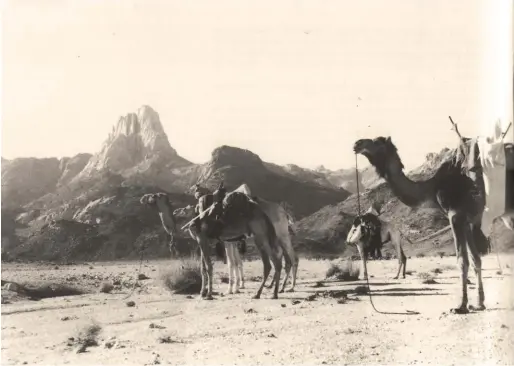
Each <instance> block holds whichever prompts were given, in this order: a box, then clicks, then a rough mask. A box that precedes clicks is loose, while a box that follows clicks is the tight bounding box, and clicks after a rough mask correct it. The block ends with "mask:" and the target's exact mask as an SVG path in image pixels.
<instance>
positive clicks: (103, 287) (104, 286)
mask: <svg viewBox="0 0 514 366" xmlns="http://www.w3.org/2000/svg"><path fill="white" fill-rule="evenodd" d="M112 290H114V286H113V285H112V284H110V283H108V282H104V283H102V284H101V285H100V292H102V293H104V294H110V293H111V291H112Z"/></svg>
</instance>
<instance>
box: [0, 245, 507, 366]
mask: <svg viewBox="0 0 514 366" xmlns="http://www.w3.org/2000/svg"><path fill="white" fill-rule="evenodd" d="M501 261H502V265H503V273H502V274H498V273H497V272H498V264H497V261H496V256H495V255H493V254H490V255H488V256H486V257H484V260H483V268H484V271H483V276H484V286H485V296H486V302H485V304H486V307H487V310H486V311H484V312H480V313H470V314H468V315H454V314H449V309H450V308H451V307H452V306H454V305H456V301H457V294H458V292H457V291H458V289H459V286H458V272H457V267H456V258H455V257H444V258H438V257H437V258H435V257H431V258H412V259H411V260H409V261H408V263H407V270H408V271H409V272H408V273H410V274H409V275H408V276H407V278H406V279H399V280H393V279H392V277H393V276H394V275H395V273H396V264H397V263H396V261H395V260H382V261H371V262H370V263H369V267H368V268H369V274H370V276H372V278H370V285H371V290H372V295H373V301H374V303H375V306H376V307H377V309H378V310H379V311H382V312H397V313H402V314H379V313H377V312H375V311H374V310H373V308H372V306H371V304H370V300H369V297H368V295H367V294H362V293H358V292H357V293H356V291H355V289H356V288H357V287H358V286H362V285H363V284H365V281H363V280H357V281H351V282H341V281H335V280H324V278H325V272H326V270H327V268H328V267H329V263H330V261H328V260H319V261H316V260H307V259H301V260H300V268H299V272H298V283H297V288H296V292H294V293H285V294H280V296H279V299H278V300H272V299H270V297H271V291H270V290H268V289H265V290H264V292H263V296H262V298H261V299H260V300H252V299H251V296H252V295H253V294H254V292H255V291H256V289H257V286H258V282H257V281H256V278H255V277H256V276H262V263H261V262H260V261H252V262H248V261H245V262H244V266H245V267H244V270H245V277H246V288H245V289H243V290H242V292H241V293H240V294H234V295H227V296H221V295H220V294H219V293H220V292H224V291H225V290H226V286H227V285H226V284H224V283H221V277H222V275H226V270H227V268H226V265H224V264H223V263H222V262H215V263H214V270H215V276H216V279H215V288H214V291H216V294H215V296H214V297H215V298H214V300H212V301H206V300H200V299H199V298H198V295H196V294H195V295H193V296H188V295H177V294H172V293H170V292H169V291H168V290H167V289H165V288H164V287H163V285H162V282H161V281H160V279H159V277H160V274H161V273H163V272H164V271H166V269H167V268H169V267H170V266H173V265H177V262H176V261H172V260H159V261H149V262H148V261H145V262H144V264H143V266H142V271H141V272H142V273H144V274H145V275H146V276H148V277H149V279H147V280H143V281H140V284H141V287H136V288H135V291H134V292H133V293H131V288H133V287H132V285H131V284H133V283H134V281H135V278H136V277H137V275H138V268H139V263H138V262H116V263H112V262H111V263H88V264H76V265H68V266H57V267H56V266H55V265H50V264H32V265H28V264H9V263H7V264H3V265H2V281H14V282H17V283H27V282H29V283H37V282H38V281H39V282H51V283H67V284H68V285H73V286H75V287H81V288H84V289H87V290H88V291H90V293H88V294H84V295H76V296H66V297H56V298H47V299H42V300H38V301H34V300H29V299H27V298H24V297H23V296H15V294H14V293H13V292H12V291H7V290H5V289H3V290H2V296H3V297H4V300H5V301H6V302H8V303H4V304H3V305H2V308H1V311H2V317H1V324H2V357H1V358H2V365H15V364H45V365H51V364H71V365H77V364H103V365H106V364H111V365H115V364H116V365H120V364H136V365H151V364H195V365H207V364H210V365H212V364H217V365H250V364H252V365H270V364H311V365H314V364H315V365H321V364H438V365H443V364H444V365H485V364H501V365H506V364H514V334H513V332H512V330H513V329H514V296H513V291H512V289H513V288H514V287H513V283H512V282H513V281H512V275H511V273H512V271H511V268H512V264H513V257H512V256H507V255H502V256H501ZM507 266H508V267H507ZM436 268H437V269H439V270H436ZM433 270H436V272H441V273H434V272H433ZM423 272H427V273H432V274H433V276H434V279H435V283H432V284H423V283H422V280H421V279H420V278H419V274H420V273H423ZM115 277H116V278H120V279H121V282H122V283H123V282H124V281H125V282H126V285H127V286H129V287H122V289H121V290H119V291H116V290H115V291H113V292H112V293H110V294H105V293H100V292H99V291H98V286H99V284H100V283H102V282H104V281H106V280H108V281H112V280H113V278H115ZM268 281H269V280H268ZM319 281H321V284H320V283H318V282H319ZM470 281H471V283H472V284H471V285H470V286H469V287H470V290H469V298H470V303H475V299H476V293H475V288H474V284H475V277H474V273H473V270H472V269H470ZM341 290H344V291H346V294H347V299H346V300H341V298H340V297H339V298H338V295H340V294H341ZM315 293H318V296H313V295H314V294H315ZM129 295H130V296H129ZM127 296H129V297H128V298H127ZM343 299H344V298H343ZM309 300H310V301H309ZM127 301H133V302H134V303H135V306H133V307H129V306H127V304H126V303H127ZM409 311H412V312H419V314H415V313H409ZM92 322H96V323H97V324H98V325H99V326H100V327H101V331H100V333H99V334H98V345H97V346H92V347H89V348H87V349H86V350H85V352H80V353H77V347H76V346H74V345H73V344H72V343H70V340H69V338H71V337H76V336H77V333H78V330H79V329H81V327H83V326H85V325H88V324H91V323H92Z"/></svg>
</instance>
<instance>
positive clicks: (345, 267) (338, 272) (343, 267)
mask: <svg viewBox="0 0 514 366" xmlns="http://www.w3.org/2000/svg"><path fill="white" fill-rule="evenodd" d="M359 274H360V268H359V266H358V265H357V266H355V265H354V264H353V261H351V260H347V261H345V262H342V263H339V264H335V263H331V264H330V267H329V268H328V269H327V272H326V273H325V278H335V279H337V280H339V281H355V280H357V279H359Z"/></svg>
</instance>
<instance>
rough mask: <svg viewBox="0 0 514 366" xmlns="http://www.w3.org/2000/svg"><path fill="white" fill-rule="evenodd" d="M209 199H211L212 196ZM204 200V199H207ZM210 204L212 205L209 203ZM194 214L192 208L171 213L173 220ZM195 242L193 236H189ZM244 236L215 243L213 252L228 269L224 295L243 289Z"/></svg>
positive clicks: (178, 209) (184, 208) (190, 216)
mask: <svg viewBox="0 0 514 366" xmlns="http://www.w3.org/2000/svg"><path fill="white" fill-rule="evenodd" d="M209 197H213V196H212V194H211V195H210V196H208V198H209ZM208 198H206V199H208ZM211 204H212V203H211ZM194 214H195V209H194V207H193V206H187V207H183V208H177V209H176V210H175V211H173V215H174V217H175V218H181V219H187V218H189V219H191V218H193V216H194ZM191 237H192V238H193V239H194V240H196V237H195V236H191ZM245 239H246V238H245V236H241V237H238V238H232V239H227V240H226V241H224V242H222V241H220V240H219V241H218V242H217V243H216V247H215V252H216V256H217V257H218V258H220V259H221V258H222V259H223V261H224V263H226V264H227V267H228V285H227V291H226V292H225V294H227V295H228V294H234V293H236V294H237V293H239V292H240V291H239V290H240V289H244V288H245V287H244V286H245V285H244V272H243V260H242V258H241V255H243V254H244V253H245V251H246V240H245Z"/></svg>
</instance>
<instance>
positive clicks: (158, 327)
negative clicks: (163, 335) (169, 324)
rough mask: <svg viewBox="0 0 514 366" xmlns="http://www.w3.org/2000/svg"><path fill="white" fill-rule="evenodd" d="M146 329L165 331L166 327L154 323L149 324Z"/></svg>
mask: <svg viewBox="0 0 514 366" xmlns="http://www.w3.org/2000/svg"><path fill="white" fill-rule="evenodd" d="M148 327H149V328H150V329H165V328H166V327H163V326H162V325H159V324H155V323H150V325H149V326H148Z"/></svg>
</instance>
